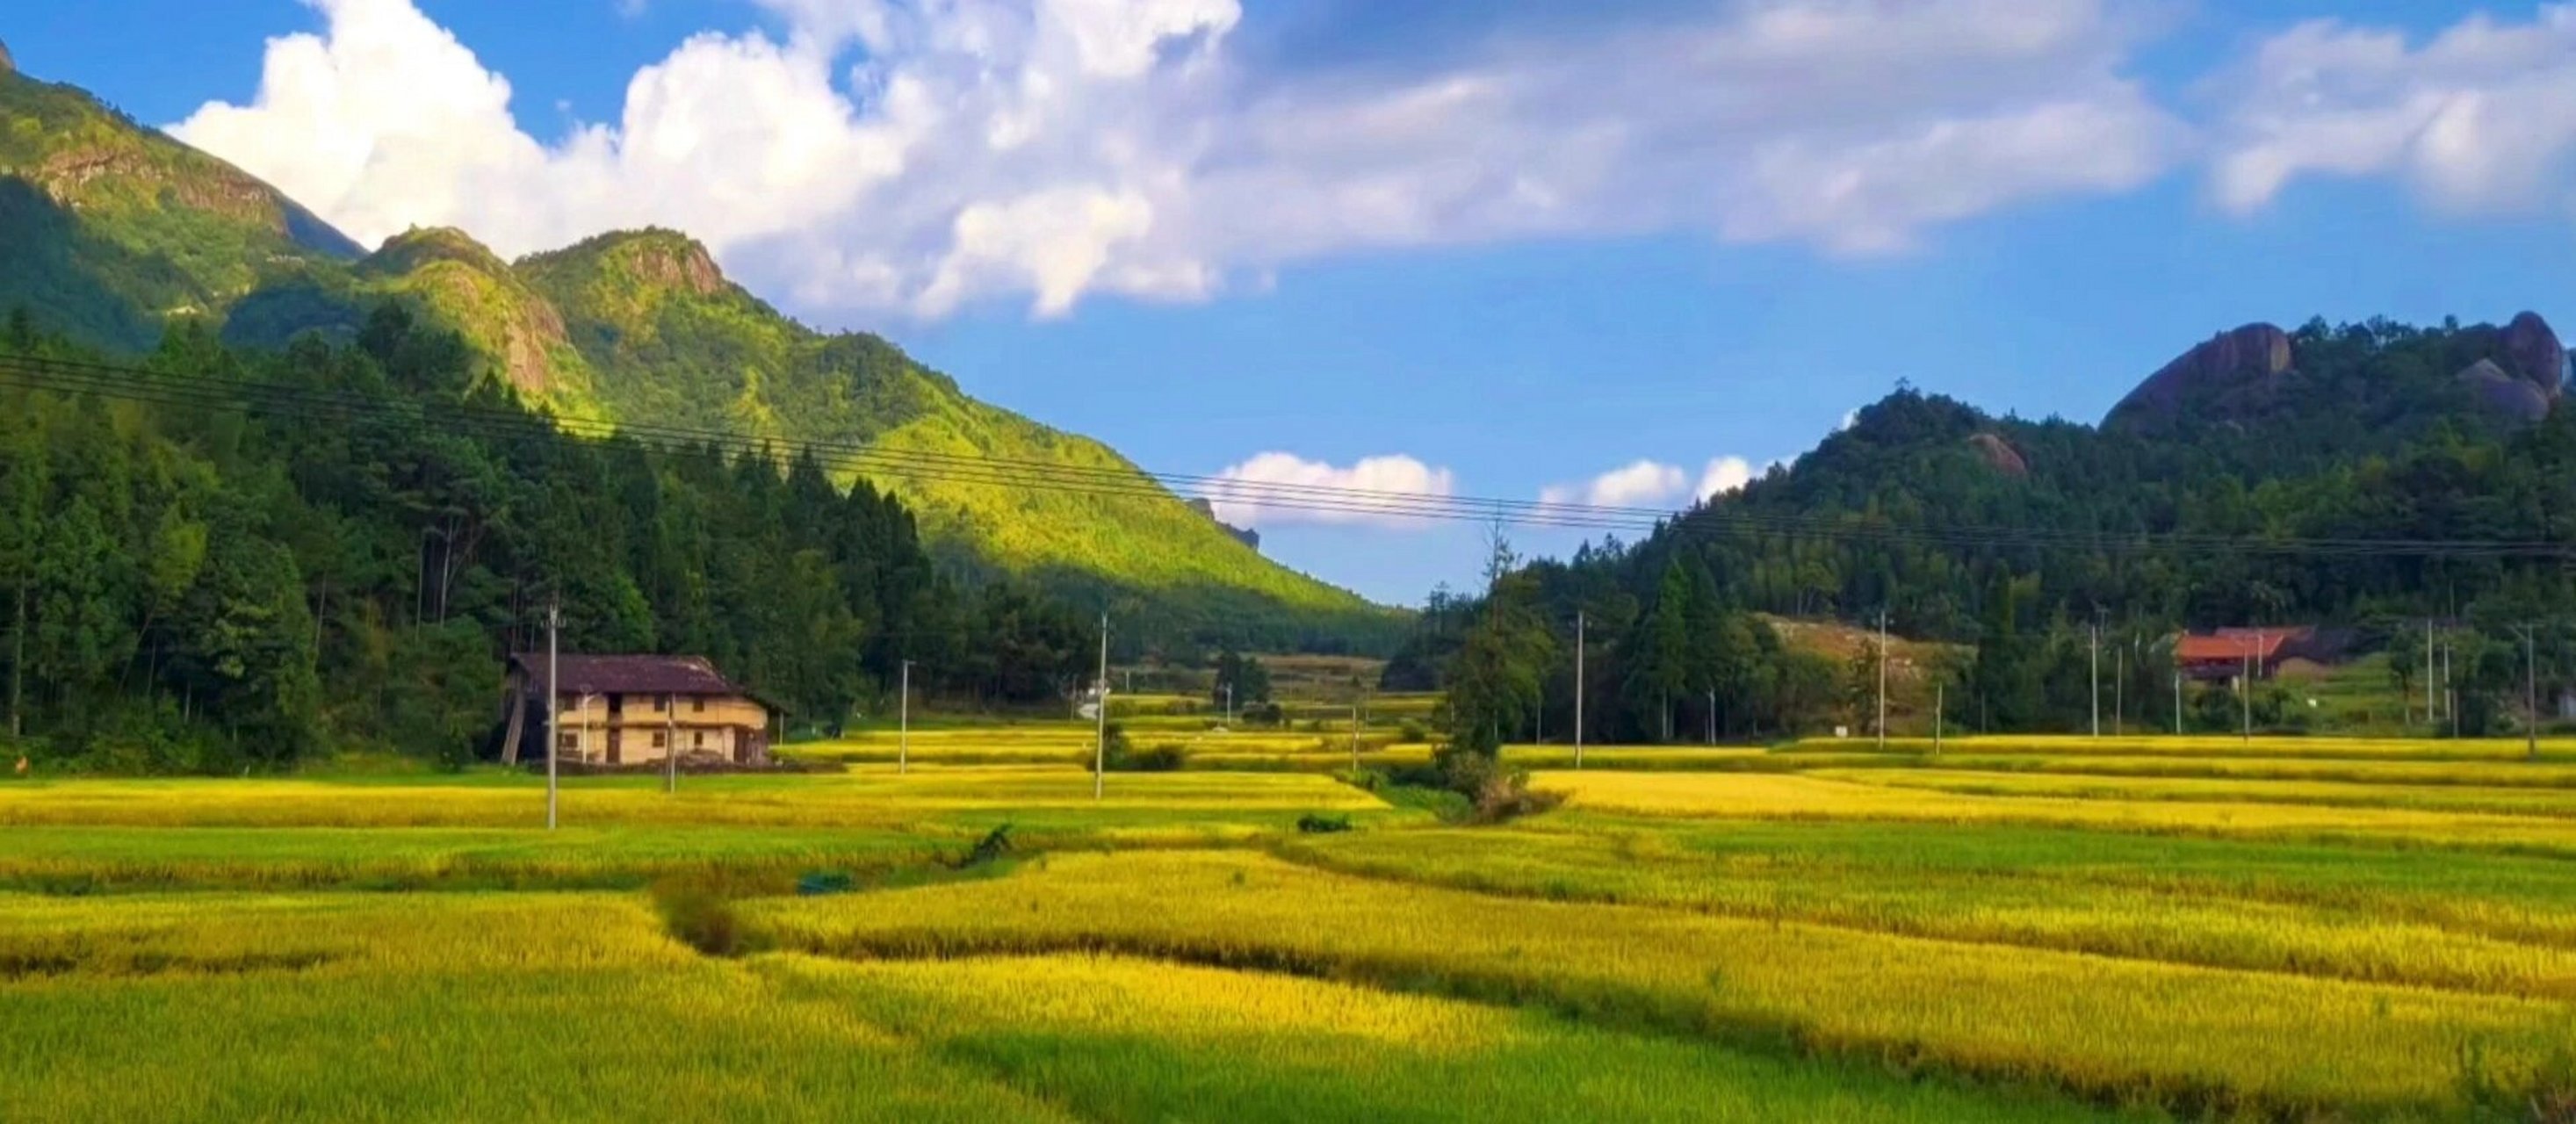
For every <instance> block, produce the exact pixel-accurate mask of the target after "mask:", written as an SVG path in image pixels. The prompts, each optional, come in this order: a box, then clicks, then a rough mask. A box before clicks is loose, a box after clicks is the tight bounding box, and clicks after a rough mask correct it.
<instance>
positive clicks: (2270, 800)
mask: <svg viewBox="0 0 2576 1124" xmlns="http://www.w3.org/2000/svg"><path fill="white" fill-rule="evenodd" d="M1808 775H1810V776H1815V777H1823V778H1828V779H1833V780H1847V781H1857V782H1859V783H1862V784H1872V785H1881V786H1885V787H1890V788H1920V789H1927V790H1930V791H1933V792H1957V793H1970V794H1974V795H1979V796H2070V797H2077V798H2081V799H2087V800H2122V801H2194V802H2204V803H2239V804H2297V805H2315V806H2321V807H2330V808H2409V809H2418V810H2423V811H2436V812H2500V813H2506V814H2510V815H2517V816H2547V817H2552V818H2559V819H2564V818H2567V817H2571V816H2576V789H2564V788H2555V787H2550V786H2540V785H2529V786H2516V787H2496V788H2481V787H2475V786H2472V785H2468V784H2447V785H2441V786H2437V787H2432V788H2424V787H2418V784H2419V783H2420V782H2416V783H2409V784H2366V783H2360V782H2355V781H2347V780H2286V779H2283V780H2274V779H2249V778H2228V779H2223V780H2221V779H2211V778H2202V777H2101V776H2031V775H2006V774H1997V773H1978V772H1965V771H1958V770H1941V771H1935V770H1907V769H1865V770H1825V771H1820V772H1815V773H1811V774H1808Z"/></svg>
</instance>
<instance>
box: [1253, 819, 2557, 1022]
mask: <svg viewBox="0 0 2576 1124" xmlns="http://www.w3.org/2000/svg"><path fill="white" fill-rule="evenodd" d="M1277 850H1278V851H1279V853H1281V854H1282V855H1283V856H1285V857H1287V858H1289V859H1291V860H1294V861H1297V862H1300V863H1303V864H1306V865H1310V866H1316V867H1320V868H1323V869H1329V870H1333V871H1339V872H1343V873H1350V874H1356V875H1362V876H1366V877H1370V878H1375V879H1386V880H1397V881H1405V882H1414V883H1420V884H1426V885H1435V886H1445V887H1451V888H1456V889H1463V890H1473V891H1479V892H1485V893H1499V894H1510V895H1515V896H1522V897H1533V898H1546V899H1551V900H1564V901H1595V902H1610V903H1624V904H1644V905H1659V906H1667V907H1677V908H1683V909H1689V910H1694V911H1698V912H1703V913H1711V914H1719V915H1725V916H1733V917H1744V918H1752V919H1760V920H1773V919H1780V920H1795V921H1805V922H1813V923H1816V924H1823V925H1832V926H1837V927H1841V928H1848V929H1856V930H1863V931H1871V932H1887V933H1901V934H1908V935H1915V936H1926V937H1937V938H1941V939H1944V940H1954V941H1969V942H1976V943H1981V944H2005V945H2018V946H2024V947H2031V948H2050V949H2060V950H2065V951H2072V952H2087V953H2094V954H2098V955H2103V956H2113V957H2119V958H2122V959H2129V960H2146V961H2165V962H2171V963H2179V964H2199V965H2204V966H2209V967H2220V968H2242V969H2248V970H2256V971H2269V972H2283V973H2293V974H2299V975H2310V976H2320V977H2329V978H2339V979H2349V980H2359V981H2370V982H2381V983H2405V984H2416V985H2421V986H2427V987H2439V988H2446V989H2453V990H2467V991H2482V992H2492V993H2496V994H2505V995H2522V996H2531V997H2537V998H2552V999H2560V1000H2567V999H2576V879H2570V878H2569V877H2568V872H2567V871H2566V870H2565V869H2564V864H2563V863H2561V862H2560V861H2558V860H2550V859H2531V858H2522V857H2515V856H2458V855H2448V854H2438V853H2426V852H2420V851H2393V852H2361V853H2355V852H2353V851H2352V850H2350V849H2349V848H2336V847H2302V846H2293V845H2273V846H2258V845H2247V844H2243V843H2234V842H2217V841H2207V840H2197V839H2172V838H2156V837H2127V836H2118V835H2106V834H2102V833H2098V832H2083V831H2065V830H2051V829H2041V828H2021V827H1972V828H1960V827H1952V826H1948V825H1937V826H1936V825H1913V824H1868V823H1856V824H1838V825H1824V824H1744V825H1729V826H1725V827H1722V828H1718V827H1705V826H1698V825H1693V824H1689V823H1680V824H1676V823H1671V822H1656V821H1651V820H1637V821H1629V822H1592V823H1586V824H1583V825H1581V826H1580V827H1579V828H1575V827H1568V826H1567V825H1565V824H1562V823H1550V822H1545V821H1542V822H1541V823H1540V824H1538V825H1536V826H1532V827H1525V828H1512V829H1504V830H1485V831H1460V830H1435V831H1411V832H1368V833H1357V834H1352V835H1346V836H1334V837H1331V838H1323V839H1317V838H1302V839H1294V840H1286V841H1283V842H1282V843H1280V844H1279V845H1278V846H1277Z"/></svg>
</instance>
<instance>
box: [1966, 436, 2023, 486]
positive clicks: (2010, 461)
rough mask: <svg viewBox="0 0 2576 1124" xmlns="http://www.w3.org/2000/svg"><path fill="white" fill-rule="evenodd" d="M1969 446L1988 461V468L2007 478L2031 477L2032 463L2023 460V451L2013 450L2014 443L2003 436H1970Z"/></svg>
mask: <svg viewBox="0 0 2576 1124" xmlns="http://www.w3.org/2000/svg"><path fill="white" fill-rule="evenodd" d="M1968 444H1969V445H1971V446H1974V447H1975V448H1976V450H1977V455H1978V456H1981V457H1984V458H1985V459H1986V466H1987V467H1989V468H1992V469H1994V470H1995V471H1997V472H2000V473H2003V474H2004V475H2006V476H2028V475H2030V462H2029V461H2027V460H2025V459H2023V458H2022V455H2021V450H2019V449H2016V448H2013V447H2012V442H2010V441H2006V440H2004V439H2003V436H2002V435H2000V434H1994V433H1978V434H1973V435H1971V436H1969V438H1968Z"/></svg>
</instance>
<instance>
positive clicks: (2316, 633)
mask: <svg viewBox="0 0 2576 1124" xmlns="http://www.w3.org/2000/svg"><path fill="white" fill-rule="evenodd" d="M2350 639H2351V638H2350V636H2349V634H2348V633H2346V632H2343V631H2339V630H2334V629H2320V628H2317V627H2314V626H2312V625H2281V626H2278V627H2274V628H2222V629H2219V630H2217V631H2215V632H2205V633H2203V632H2194V633H2187V634H2185V635H2183V636H2182V637H2181V638H2180V639H2178V640H2176V641H2175V642H2174V665H2175V666H2176V667H2177V668H2179V669H2180V670H2181V671H2182V673H2183V675H2184V676H2186V677H2188V678H2192V679H2200V680H2211V681H2220V680H2231V679H2234V678H2236V677H2237V676H2240V675H2243V674H2245V670H2246V666H2247V664H2248V663H2249V662H2250V663H2251V664H2252V666H2253V670H2254V677H2255V678H2256V679H2270V678H2272V677H2273V676H2275V675H2277V674H2279V673H2280V671H2281V665H2282V663H2283V662H2285V661H2289V660H2306V661H2309V662H2310V663H2314V664H2332V663H2337V662H2340V661H2341V660H2342V659H2343V658H2344V655H2345V648H2346V647H2347V646H2348V645H2349V643H2350Z"/></svg>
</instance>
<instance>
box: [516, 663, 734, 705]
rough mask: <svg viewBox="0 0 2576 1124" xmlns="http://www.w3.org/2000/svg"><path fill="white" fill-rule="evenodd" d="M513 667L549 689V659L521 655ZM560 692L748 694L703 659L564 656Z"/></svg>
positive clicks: (599, 693) (530, 679)
mask: <svg viewBox="0 0 2576 1124" xmlns="http://www.w3.org/2000/svg"><path fill="white" fill-rule="evenodd" d="M510 662H511V664H513V665H514V666H516V667H518V668H520V669H521V670H524V671H526V672H527V673H528V681H529V682H530V683H531V684H532V685H535V686H536V687H537V689H538V690H544V689H545V688H544V684H545V681H546V654H545V653H544V652H521V653H519V654H518V655H515V656H512V657H510ZM556 688H557V689H558V690H561V691H563V692H564V693H565V694H580V695H601V694H620V695H739V694H743V693H744V692H743V690H742V689H741V688H739V687H736V686H734V685H733V684H731V683H727V682H725V677H724V676H722V675H719V674H717V673H716V669H715V666H714V665H712V664H709V663H708V662H707V661H706V660H705V659H703V658H700V657H698V656H575V655H566V656H565V657H563V667H562V677H561V678H560V679H559V680H557V682H556Z"/></svg>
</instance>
